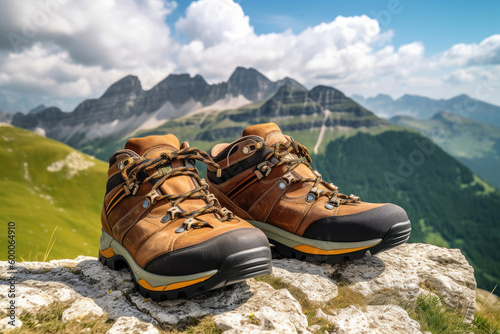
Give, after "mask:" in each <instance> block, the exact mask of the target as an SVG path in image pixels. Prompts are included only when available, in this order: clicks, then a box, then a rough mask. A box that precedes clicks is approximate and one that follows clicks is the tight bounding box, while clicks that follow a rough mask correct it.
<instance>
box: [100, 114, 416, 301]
mask: <svg viewBox="0 0 500 334" xmlns="http://www.w3.org/2000/svg"><path fill="white" fill-rule="evenodd" d="M197 160H198V161H201V162H204V163H206V164H207V168H208V170H207V179H208V181H205V180H204V179H201V178H200V177H199V175H198V170H197V169H196V161H197ZM310 162H311V158H310V156H309V154H308V151H307V149H306V148H305V147H304V146H302V145H301V144H299V143H298V142H296V141H294V140H293V138H291V137H290V136H286V135H283V133H282V132H281V130H280V129H279V127H278V126H277V125H276V124H274V123H266V124H258V125H254V126H250V127H248V128H246V129H245V130H244V131H243V135H242V137H241V138H240V139H238V140H236V141H235V142H233V143H231V144H218V145H216V146H215V147H213V149H212V150H211V152H210V155H208V154H207V153H205V152H203V151H202V150H199V149H197V148H193V147H189V144H188V143H187V142H183V143H182V144H180V143H179V140H178V139H177V138H176V137H175V136H174V135H171V134H168V135H164V136H149V137H144V138H133V139H130V140H129V141H128V142H127V143H126V144H125V149H124V150H120V151H117V152H116V153H115V154H113V156H112V157H111V158H110V160H109V171H108V180H107V184H106V195H105V198H104V205H103V209H102V214H101V220H102V235H101V239H100V243H99V259H100V261H101V262H102V263H103V264H105V265H107V266H108V267H109V268H111V269H120V268H122V267H124V266H128V267H129V268H130V270H131V272H132V278H133V281H134V284H135V287H136V289H137V290H138V291H139V292H140V293H141V294H142V295H143V296H144V297H146V298H147V297H151V298H152V299H153V300H155V301H161V300H165V299H177V298H187V297H190V296H192V295H195V294H198V293H201V292H204V291H208V290H212V289H215V288H220V287H223V286H226V285H230V284H233V283H236V282H240V281H242V280H245V279H247V278H250V277H255V276H260V275H264V274H269V273H270V272H271V270H272V263H271V251H270V248H269V244H270V243H271V244H272V245H274V246H275V248H276V250H277V251H278V252H279V253H281V254H282V255H285V256H288V257H295V258H297V259H300V260H306V261H314V262H327V263H338V262H342V261H344V260H346V259H351V260H353V259H359V258H362V257H363V256H364V255H365V253H366V252H367V251H370V253H371V254H375V253H378V252H381V251H383V250H386V249H389V248H392V247H395V246H397V245H399V244H401V243H404V242H406V240H407V239H408V237H409V235H410V229H411V227H410V221H409V220H408V216H407V215H406V212H405V211H404V210H403V209H402V208H400V207H399V206H396V205H394V204H372V203H365V202H361V201H360V198H359V197H356V196H354V195H350V196H347V195H344V194H341V193H339V190H338V188H337V187H336V186H335V185H333V184H331V183H327V182H325V181H323V180H322V178H321V175H320V174H319V173H318V172H317V171H315V170H313V169H312V168H311V167H310V165H309V163H310Z"/></svg>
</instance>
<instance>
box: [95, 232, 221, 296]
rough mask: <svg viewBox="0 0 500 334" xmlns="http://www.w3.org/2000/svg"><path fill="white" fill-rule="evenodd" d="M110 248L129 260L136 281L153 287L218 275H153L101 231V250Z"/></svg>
mask: <svg viewBox="0 0 500 334" xmlns="http://www.w3.org/2000/svg"><path fill="white" fill-rule="evenodd" d="M109 247H113V251H114V252H115V254H117V255H121V256H123V257H124V258H125V260H127V263H128V265H129V267H130V269H131V270H132V272H133V273H134V276H135V279H136V280H137V281H139V280H140V279H144V280H145V281H146V282H148V283H149V284H150V285H151V286H153V287H157V286H164V285H165V286H166V285H169V284H172V283H178V282H184V281H191V280H195V279H198V278H202V277H208V276H213V275H215V274H216V273H217V270H210V271H204V272H201V273H197V274H191V275H184V276H162V275H156V274H152V273H150V272H148V271H146V270H144V269H142V268H141V267H140V266H139V265H138V264H137V262H135V260H134V259H133V258H132V255H130V254H129V252H128V251H127V250H126V249H125V247H123V246H122V245H120V243H119V242H118V241H116V240H115V238H113V237H112V236H110V235H109V234H108V233H106V232H105V231H104V230H101V239H100V241H99V248H100V249H101V250H105V249H108V248H109Z"/></svg>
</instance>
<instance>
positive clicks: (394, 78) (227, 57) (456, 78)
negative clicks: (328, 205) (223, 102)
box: [0, 0, 500, 110]
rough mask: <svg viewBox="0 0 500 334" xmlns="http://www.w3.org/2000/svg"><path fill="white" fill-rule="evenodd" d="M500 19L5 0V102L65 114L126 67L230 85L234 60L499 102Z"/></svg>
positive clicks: (227, 4) (153, 76)
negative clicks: (45, 106)
mask: <svg viewBox="0 0 500 334" xmlns="http://www.w3.org/2000/svg"><path fill="white" fill-rule="evenodd" d="M43 3H50V4H51V6H48V7H47V6H44V5H43ZM499 14H500V1H484V0H479V1H474V2H471V1H463V0H458V1H453V2H450V1H446V2H445V1H439V2H438V1H429V0H412V1H410V0H400V1H397V0H390V1H368V0H362V1H333V0H330V1H299V0H289V1H284V0H273V1H264V0H252V1H250V0H198V1H184V0H181V1H177V2H175V1H172V0H122V1H119V2H118V1H114V0H94V1H70V0H46V1H45V2H43V1H42V2H40V1H38V0H24V1H16V0H4V1H2V2H0V106H1V101H2V96H4V97H5V96H7V99H9V100H10V101H11V102H12V101H13V102H12V103H11V105H15V103H16V101H20V100H21V99H24V100H26V99H28V100H29V103H37V101H39V102H41V103H45V104H48V105H56V106H59V107H61V108H62V109H64V110H72V108H74V107H75V105H76V104H77V103H78V102H80V101H82V100H83V99H86V98H95V97H99V96H100V95H102V94H103V92H104V91H105V90H106V88H107V87H109V85H111V84H112V83H113V82H115V81H117V80H119V79H120V78H122V77H124V76H126V75H128V74H133V75H137V76H138V77H139V79H140V80H141V83H142V85H143V87H144V88H145V89H150V88H151V87H152V86H154V85H155V84H157V83H158V82H159V81H161V80H162V79H163V78H165V77H166V76H168V75H169V74H171V73H189V74H191V75H196V74H201V75H202V76H203V77H204V78H205V79H206V80H207V81H208V82H210V83H216V82H221V81H225V80H227V78H228V77H229V76H230V75H231V73H232V71H233V70H234V68H235V67H236V66H244V67H253V68H256V69H257V70H259V71H260V72H261V73H263V74H264V75H266V76H267V77H269V78H270V79H272V80H278V79H281V78H283V77H285V76H289V77H292V78H295V79H296V80H298V81H299V82H301V83H302V84H304V85H305V86H306V87H308V88H312V87H314V86H315V85H319V84H322V85H329V86H334V87H336V88H338V89H340V90H342V91H343V92H345V93H346V94H347V95H352V94H360V95H363V96H365V97H368V96H374V95H377V94H380V93H382V94H389V95H391V96H392V97H393V98H398V97H400V96H401V95H403V94H413V95H422V96H428V97H431V98H451V97H453V96H456V95H459V94H467V95H469V96H472V97H474V98H478V99H480V100H484V101H486V102H490V103H494V104H497V105H500V23H498V22H499V21H498V15H499ZM13 36H14V37H15V38H13ZM4 100H5V98H4Z"/></svg>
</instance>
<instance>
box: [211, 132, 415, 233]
mask: <svg viewBox="0 0 500 334" xmlns="http://www.w3.org/2000/svg"><path fill="white" fill-rule="evenodd" d="M292 140H293V139H292V138H291V137H289V136H286V135H283V133H282V132H281V130H280V129H279V127H278V126H277V125H276V124H274V123H266V124H257V125H254V126H250V127H248V128H246V129H245V130H244V131H243V136H242V138H240V139H238V140H236V141H235V142H233V143H231V144H228V145H227V146H226V147H225V148H224V149H223V150H222V151H220V152H219V153H218V154H217V155H216V156H214V157H213V159H214V161H217V162H218V163H219V164H220V165H221V166H224V167H223V169H222V177H220V178H217V177H216V175H215V173H214V171H213V170H212V169H211V168H210V167H209V169H208V173H207V178H208V181H209V185H210V190H211V192H213V193H214V194H215V195H216V196H217V198H218V199H219V201H220V202H221V204H222V205H223V206H226V207H227V208H229V209H230V210H231V211H233V212H235V213H236V214H237V215H239V216H240V217H242V218H244V219H251V220H258V221H261V222H266V223H269V224H272V225H274V226H277V227H279V228H281V229H283V230H285V231H288V232H291V233H294V234H297V235H299V236H304V237H308V238H313V239H317V240H327V239H328V240H329V241H339V242H341V241H360V240H365V238H366V237H370V238H372V236H373V235H376V236H377V238H378V237H379V236H380V235H381V234H382V233H383V232H382V231H387V226H388V225H387V224H391V223H394V221H395V220H397V221H406V220H408V217H407V216H406V212H405V211H404V210H403V209H401V208H400V207H398V206H396V205H393V204H390V205H389V204H387V205H386V204H376V203H366V202H360V203H349V204H341V205H340V206H338V207H332V206H328V205H327V204H328V203H329V199H328V198H327V197H326V196H320V197H318V198H316V199H315V200H314V201H312V202H309V201H307V200H306V196H307V195H308V194H309V193H310V192H311V191H312V187H313V182H297V183H292V184H287V186H286V188H285V189H281V188H280V182H283V177H284V175H285V174H286V168H285V166H283V165H281V166H278V167H272V171H271V172H270V174H269V175H267V176H266V177H263V178H261V179H259V180H258V181H256V182H254V183H252V184H251V185H249V186H247V184H248V183H249V182H248V180H252V175H253V174H254V173H256V167H257V165H259V164H260V163H262V162H263V161H264V159H265V157H266V156H267V155H268V154H269V152H271V150H270V149H269V148H267V147H265V145H272V144H275V143H277V142H287V141H292ZM251 143H254V144H260V145H262V146H261V147H260V148H259V149H257V150H255V151H250V152H248V151H249V150H248V149H245V147H248V145H250V144H251ZM221 147H222V146H221ZM289 155H290V157H289V158H290V159H296V158H297V156H296V155H294V154H289ZM228 157H230V158H229V159H230V161H229V162H228ZM273 159H275V158H274V157H273V158H271V159H269V161H270V162H271V164H276V163H277V161H276V160H273ZM290 173H291V174H292V176H293V177H294V178H296V179H301V178H316V177H317V175H316V174H315V172H314V171H313V170H312V169H311V168H309V167H308V166H307V165H305V164H300V165H299V166H297V167H296V168H294V169H293V170H292V171H291V172H290ZM245 187H246V188H245ZM242 188H243V190H241V191H240V189H242ZM318 188H319V189H320V190H325V189H326V188H325V186H323V185H320V186H319V187H318ZM238 191H239V192H238ZM234 194H236V195H234ZM367 217H368V218H369V219H371V220H370V221H371V223H367V220H366V219H368V218H367ZM387 217H389V219H388V220H387V219H386V218H387ZM358 218H359V219H358ZM357 219H358V220H357ZM360 219H361V220H360ZM350 221H352V224H351V223H349V222H350ZM360 221H363V223H362V224H358V223H357V222H360ZM361 225H363V226H361ZM365 225H366V226H365ZM386 225H387V226H386ZM358 232H359V233H358ZM365 232H366V233H365ZM325 238H326V239H325ZM373 238H375V237H373Z"/></svg>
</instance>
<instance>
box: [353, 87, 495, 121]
mask: <svg viewBox="0 0 500 334" xmlns="http://www.w3.org/2000/svg"><path fill="white" fill-rule="evenodd" d="M352 98H353V99H354V100H355V101H356V102H358V103H360V104H361V105H363V106H364V107H366V108H368V109H369V110H371V111H373V112H374V113H375V114H377V115H378V116H380V117H384V118H391V117H393V116H396V115H405V116H412V117H415V118H420V119H427V118H430V117H432V116H433V115H434V114H435V113H437V112H440V111H448V112H451V113H453V114H457V115H458V116H460V117H463V118H467V119H471V120H475V121H478V122H483V123H488V124H493V125H496V126H499V127H500V106H496V105H493V104H489V103H486V102H483V101H480V100H477V99H474V98H472V97H470V96H468V95H465V94H462V95H458V96H455V97H453V98H451V99H448V100H446V99H440V100H435V99H431V98H428V97H423V96H417V95H408V94H406V95H403V96H401V97H400V98H399V99H396V100H393V99H392V97H390V96H389V95H384V94H379V95H377V96H375V97H369V98H366V99H365V98H364V97H362V96H361V95H353V96H352Z"/></svg>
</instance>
